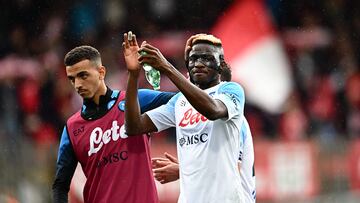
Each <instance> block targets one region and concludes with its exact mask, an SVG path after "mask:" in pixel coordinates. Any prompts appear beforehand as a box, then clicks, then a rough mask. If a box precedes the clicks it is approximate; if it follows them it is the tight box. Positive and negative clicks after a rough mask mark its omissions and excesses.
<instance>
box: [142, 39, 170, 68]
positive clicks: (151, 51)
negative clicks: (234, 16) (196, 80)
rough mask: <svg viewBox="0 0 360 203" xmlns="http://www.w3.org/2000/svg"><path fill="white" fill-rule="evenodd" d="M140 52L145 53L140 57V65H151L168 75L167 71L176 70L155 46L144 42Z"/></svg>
mask: <svg viewBox="0 0 360 203" xmlns="http://www.w3.org/2000/svg"><path fill="white" fill-rule="evenodd" d="M139 52H140V53H141V52H145V53H146V54H141V56H140V57H139V62H140V64H145V63H146V64H149V65H150V66H152V67H154V68H155V69H157V70H159V71H160V72H163V73H165V74H166V73H167V71H169V70H171V69H174V67H173V66H172V65H171V64H170V63H169V62H168V61H167V60H166V58H165V57H164V56H163V54H162V53H161V52H160V50H159V49H158V48H156V47H154V46H153V45H151V44H149V43H147V42H143V43H142V44H141V47H140V49H139Z"/></svg>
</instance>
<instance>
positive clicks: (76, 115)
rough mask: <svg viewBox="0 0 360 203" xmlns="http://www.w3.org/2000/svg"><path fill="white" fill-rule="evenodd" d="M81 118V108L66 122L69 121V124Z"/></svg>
mask: <svg viewBox="0 0 360 203" xmlns="http://www.w3.org/2000/svg"><path fill="white" fill-rule="evenodd" d="M80 118H81V111H80V110H79V111H77V112H76V113H74V114H73V115H72V116H70V117H69V118H68V120H67V122H66V123H67V125H69V124H71V123H73V122H75V121H76V120H78V119H80Z"/></svg>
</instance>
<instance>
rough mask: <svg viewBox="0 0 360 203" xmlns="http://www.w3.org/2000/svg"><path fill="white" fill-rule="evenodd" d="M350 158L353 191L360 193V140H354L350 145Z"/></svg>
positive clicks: (350, 178) (350, 179)
mask: <svg viewBox="0 0 360 203" xmlns="http://www.w3.org/2000/svg"><path fill="white" fill-rule="evenodd" d="M348 157H349V159H348V160H349V162H348V166H349V175H350V177H349V181H350V186H351V189H352V190H354V191H358V192H360V139H358V140H354V141H353V142H352V143H351V144H350V150H349V156H348Z"/></svg>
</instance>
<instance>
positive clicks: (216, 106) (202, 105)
mask: <svg viewBox="0 0 360 203" xmlns="http://www.w3.org/2000/svg"><path fill="white" fill-rule="evenodd" d="M168 70H169V71H167V72H166V73H165V74H166V75H167V76H168V78H169V79H170V80H171V81H172V82H173V83H174V84H175V85H176V87H177V88H178V89H179V90H180V91H181V92H182V93H183V94H184V96H185V97H186V98H187V100H188V101H189V102H190V103H191V105H192V106H193V107H194V108H195V109H196V110H197V111H198V112H199V113H200V114H202V115H203V116H205V117H207V118H208V119H210V120H215V119H218V118H221V117H225V116H226V111H224V108H223V107H224V105H223V104H222V103H221V102H220V101H217V100H215V99H213V98H212V97H210V96H209V95H208V94H207V93H206V92H204V91H203V90H201V89H200V88H199V87H197V86H195V85H194V84H192V83H191V82H189V80H188V79H186V78H185V77H184V76H183V75H182V74H181V73H180V72H179V71H178V70H176V69H175V68H174V67H173V68H169V69H168Z"/></svg>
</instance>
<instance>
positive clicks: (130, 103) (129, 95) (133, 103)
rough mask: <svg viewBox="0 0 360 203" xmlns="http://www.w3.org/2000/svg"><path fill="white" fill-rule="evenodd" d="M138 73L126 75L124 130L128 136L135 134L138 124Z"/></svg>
mask: <svg viewBox="0 0 360 203" xmlns="http://www.w3.org/2000/svg"><path fill="white" fill-rule="evenodd" d="M137 74H138V73H131V72H129V74H128V83H127V88H126V99H125V128H126V132H127V134H128V135H134V134H137V133H138V132H136V129H137V127H138V126H139V124H140V105H139V100H138V75H137Z"/></svg>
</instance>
